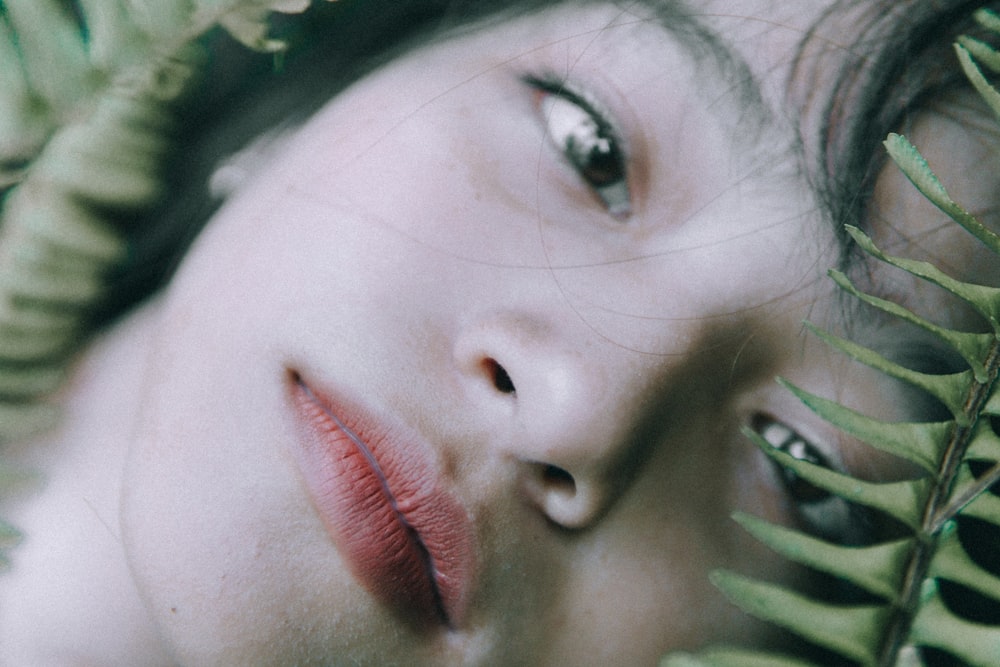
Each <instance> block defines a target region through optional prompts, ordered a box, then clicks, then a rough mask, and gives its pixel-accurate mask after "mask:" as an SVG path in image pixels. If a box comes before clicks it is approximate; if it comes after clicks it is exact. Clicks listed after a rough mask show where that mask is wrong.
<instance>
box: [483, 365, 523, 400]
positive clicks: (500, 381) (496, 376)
mask: <svg viewBox="0 0 1000 667" xmlns="http://www.w3.org/2000/svg"><path fill="white" fill-rule="evenodd" d="M483 365H484V366H485V367H486V371H487V373H489V375H490V376H491V377H492V378H493V386H494V387H496V388H497V391H499V392H500V393H503V394H513V393H515V392H516V391H517V389H516V388H515V387H514V381H513V380H511V379H510V375H508V374H507V371H506V370H505V369H504V367H503V366H501V365H500V363H499V362H498V361H497V360H496V359H487V360H486V361H484V362H483Z"/></svg>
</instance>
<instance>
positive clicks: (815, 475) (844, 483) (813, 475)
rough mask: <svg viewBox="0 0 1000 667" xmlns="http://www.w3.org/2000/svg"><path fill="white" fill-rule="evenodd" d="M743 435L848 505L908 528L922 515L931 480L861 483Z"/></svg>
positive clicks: (749, 434) (752, 434) (917, 523)
mask: <svg viewBox="0 0 1000 667" xmlns="http://www.w3.org/2000/svg"><path fill="white" fill-rule="evenodd" d="M745 434H746V435H747V437H749V438H750V439H751V440H753V441H754V442H755V443H756V444H757V446H758V447H760V448H761V450H762V451H763V452H764V453H765V454H767V455H768V456H769V457H771V458H772V459H774V461H775V462H776V463H777V464H778V465H780V466H782V467H783V468H786V469H787V470H790V471H791V472H793V473H795V474H796V475H797V476H799V477H801V478H802V479H804V480H805V481H807V482H809V483H810V484H812V485H814V486H817V487H819V488H821V489H823V490H825V491H829V492H830V493H833V494H836V495H838V496H840V497H841V498H844V499H845V500H848V501H850V502H852V503H857V504H859V505H865V506H867V507H871V508H874V509H877V510H881V511H883V512H885V513H886V514H888V515H890V516H892V517H894V518H895V519H897V520H899V521H901V522H902V523H903V524H905V525H907V526H910V527H911V528H914V529H915V528H918V527H919V526H920V521H921V518H922V516H923V512H922V507H921V505H922V502H921V501H922V499H923V498H925V497H926V495H927V493H928V492H929V489H930V487H931V485H932V480H930V479H917V480H904V481H901V482H888V483H881V484H879V483H874V482H865V481H862V480H859V479H856V478H854V477H851V476H850V475H847V474H844V473H840V472H837V471H835V470H831V469H830V468H826V467H823V466H821V465H817V464H815V463H811V462H810V461H805V460H802V459H797V458H795V457H794V456H791V455H789V454H787V453H785V452H783V451H781V450H780V449H778V448H776V447H774V446H772V445H771V443H769V442H768V441H767V440H765V439H764V438H762V437H761V436H760V435H759V434H757V433H755V432H753V431H750V430H746V431H745Z"/></svg>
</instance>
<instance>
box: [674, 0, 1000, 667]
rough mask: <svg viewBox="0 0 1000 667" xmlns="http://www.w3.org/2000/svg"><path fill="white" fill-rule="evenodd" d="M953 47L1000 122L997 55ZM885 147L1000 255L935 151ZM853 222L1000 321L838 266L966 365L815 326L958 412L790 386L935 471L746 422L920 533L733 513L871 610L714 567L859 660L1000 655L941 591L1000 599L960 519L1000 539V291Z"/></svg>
mask: <svg viewBox="0 0 1000 667" xmlns="http://www.w3.org/2000/svg"><path fill="white" fill-rule="evenodd" d="M976 18H977V20H978V21H979V22H980V24H981V25H983V26H984V27H986V28H988V29H990V30H993V31H994V32H997V33H998V34H1000V16H997V15H996V14H993V13H991V12H979V13H977V15H976ZM956 53H957V55H958V58H959V62H960V63H961V65H962V67H963V69H964V71H965V73H966V76H967V77H968V78H969V80H970V81H971V82H972V84H973V85H974V87H975V88H976V89H977V90H978V91H979V92H980V94H981V95H982V96H983V97H984V98H985V99H986V100H987V103H988V104H990V105H991V106H993V107H994V109H995V110H997V112H998V117H1000V92H997V91H996V90H994V89H993V87H992V86H991V85H990V84H989V83H988V81H987V79H986V77H985V75H984V74H983V72H982V70H981V69H980V67H979V63H978V62H977V60H978V61H981V62H982V63H983V65H984V66H985V67H986V68H988V69H991V70H994V71H997V72H1000V54H998V53H997V52H996V51H995V50H994V49H993V48H992V47H990V46H988V45H987V44H985V43H984V42H980V41H977V40H973V39H971V38H963V39H962V40H961V41H960V44H959V45H958V46H957V47H956ZM885 146H886V150H887V151H888V152H889V154H890V156H891V157H892V158H893V160H894V161H895V162H896V163H897V165H898V166H899V167H900V169H901V170H902V171H903V172H904V173H905V175H906V176H907V178H908V179H909V180H910V181H911V182H912V183H913V184H914V185H915V187H916V188H917V189H918V190H919V191H920V192H921V193H922V194H923V195H924V196H925V197H926V198H927V199H928V200H929V201H931V202H932V203H934V204H935V205H936V206H937V207H938V208H939V209H940V210H942V211H944V212H945V213H946V214H947V215H948V216H949V217H950V218H951V219H952V220H954V221H955V222H956V223H957V224H959V225H961V226H962V227H964V228H965V229H966V230H967V231H968V232H969V233H971V234H972V235H973V236H975V237H976V238H977V239H978V240H979V241H980V242H981V243H982V244H983V245H984V246H985V247H986V248H988V249H989V250H991V251H992V252H993V253H995V254H998V255H1000V236H998V235H997V234H996V233H994V232H993V231H991V230H990V229H988V228H986V227H985V226H984V225H982V224H981V223H980V222H979V221H978V220H977V219H976V218H975V216H973V215H972V214H970V213H969V212H968V211H966V210H965V209H964V208H962V207H961V206H959V205H958V204H957V203H956V202H955V201H954V200H953V199H952V198H951V197H950V195H949V194H948V192H947V191H946V189H945V187H944V185H943V184H942V183H941V182H940V181H939V180H938V178H937V177H936V176H935V175H934V174H933V172H932V171H931V169H930V167H929V165H928V164H927V162H926V160H925V159H924V158H923V156H922V155H921V154H920V153H919V151H918V150H917V149H916V148H915V147H914V146H912V144H910V142H909V141H907V140H906V139H905V137H902V136H900V135H890V136H889V137H888V139H887V140H886V142H885ZM847 231H848V233H849V234H850V236H851V237H852V238H853V239H854V241H855V242H856V243H857V245H858V247H859V248H860V249H862V250H863V251H864V252H866V253H868V254H869V255H871V256H872V257H873V258H875V259H876V260H878V261H881V262H884V263H885V264H887V265H889V266H893V267H896V268H897V269H900V270H902V271H905V272H907V273H909V274H911V275H912V276H915V277H917V278H919V279H922V280H924V281H927V282H929V283H931V284H933V285H936V286H938V287H940V288H942V289H944V290H946V291H948V292H950V293H951V294H953V295H955V296H956V297H957V298H959V299H961V300H962V301H964V302H966V303H967V304H969V305H970V306H971V307H972V308H973V309H974V310H975V311H976V312H978V313H979V314H980V315H981V316H982V317H983V319H984V320H985V322H986V323H987V324H988V325H989V326H990V327H991V328H992V333H980V332H963V331H954V330H951V329H948V328H945V327H941V326H939V325H937V324H935V323H933V322H930V321H928V320H926V319H925V318H923V317H921V316H918V315H916V314H915V313H913V312H912V311H910V310H909V309H907V308H904V307H903V306H901V305H898V304H896V303H893V302H890V301H887V300H885V299H881V298H878V297H875V296H872V295H869V294H866V293H865V292H863V291H862V290H860V289H858V288H857V287H856V286H855V285H854V284H853V283H852V282H851V281H850V280H849V279H848V278H847V277H846V276H845V275H844V274H843V273H842V272H839V271H832V272H831V274H830V275H831V277H832V279H833V280H834V282H835V283H836V284H837V285H839V286H840V287H841V288H842V289H843V290H844V291H845V292H846V293H848V294H850V295H852V296H853V297H854V298H856V299H858V300H860V301H862V302H864V303H866V304H868V305H869V306H871V307H873V308H876V309H878V310H880V311H882V312H883V313H886V314H888V315H891V316H893V317H894V318H897V319H899V320H902V321H905V322H908V323H910V324H912V325H915V326H917V327H920V328H922V329H923V330H925V331H927V332H929V333H931V334H933V335H934V336H936V337H937V338H938V339H939V340H941V341H942V342H944V343H945V344H946V345H947V346H948V347H949V348H950V349H952V350H954V351H955V352H956V353H958V354H959V355H961V357H962V358H963V359H964V360H965V362H966V364H967V365H968V370H965V371H963V372H959V373H953V374H949V375H930V374H926V373H919V372H915V371H913V370H911V369H909V368H906V367H904V366H902V365H900V364H897V363H895V362H892V361H890V360H888V359H886V358H885V357H883V356H882V355H880V354H877V353H876V352H874V351H872V350H869V349H867V348H865V347H864V346H862V345H859V344H857V343H855V342H853V341H850V340H847V339H844V338H840V337H838V336H834V335H832V334H829V333H826V332H824V331H822V330H819V329H816V328H815V327H812V326H811V325H809V328H810V329H812V331H813V332H814V333H815V335H817V336H818V337H819V338H821V339H822V340H824V341H826V342H827V343H828V344H829V345H830V346H832V347H833V348H835V349H837V350H839V351H841V352H842V353H844V354H846V355H848V356H850V357H852V358H853V359H855V360H857V361H859V362H861V363H863V364H866V365H868V366H870V367H871V368H874V369H876V370H879V371H881V372H882V373H884V374H886V375H887V376H889V377H893V378H896V379H897V380H901V381H903V382H905V383H908V384H910V385H911V386H914V387H917V388H919V389H922V390H923V391H925V392H927V393H928V394H929V395H931V396H934V397H935V398H937V399H938V400H939V401H940V402H941V403H942V404H943V405H944V406H946V408H947V409H948V410H949V411H950V412H951V413H952V415H953V420H949V421H942V422H934V423H887V422H882V421H879V420H876V419H872V418H870V417H868V416H865V415H863V414H860V413H858V412H856V411H853V410H849V409H847V408H846V407H843V406H842V405H840V404H838V403H836V402H834V401H830V400H828V399H823V398H820V397H818V396H815V395H813V394H811V393H809V392H807V391H805V390H803V389H800V388H798V387H796V386H794V385H792V384H790V383H788V382H785V381H781V382H782V384H783V385H784V386H785V387H786V388H787V389H789V390H790V391H791V392H792V393H794V394H795V395H796V396H797V397H798V398H799V399H800V400H801V401H802V402H803V403H804V404H805V405H806V406H807V407H809V408H810V409H811V410H813V411H814V412H815V413H816V414H818V415H819V416H820V417H822V418H823V419H824V420H826V421H827V422H829V423H831V424H833V425H834V426H836V427H837V428H838V429H840V430H841V431H843V432H845V433H848V434H851V435H852V436H854V437H856V438H857V439H859V440H861V441H862V442H864V443H867V444H868V445H870V446H871V447H873V448H875V449H878V450H881V451H883V452H888V453H890V454H893V455H895V456H897V457H900V458H902V459H905V460H907V461H910V462H911V463H914V464H916V465H917V466H919V468H921V469H922V470H923V471H924V472H925V475H924V476H923V477H921V478H918V479H914V480H904V481H901V482H891V483H873V482H866V481H862V480H859V479H856V478H854V477H852V476H851V475H848V474H844V473H840V472H837V471H833V470H830V469H828V468H824V467H821V466H818V465H815V464H813V463H810V462H808V461H801V460H798V459H795V458H794V457H792V456H790V455H788V454H787V453H785V452H782V451H780V450H778V449H777V448H775V447H773V446H771V445H770V444H769V443H768V442H767V441H766V440H764V439H763V438H762V437H760V436H759V435H758V434H756V433H753V432H750V431H748V432H747V435H748V436H749V437H750V438H751V439H752V440H753V441H754V442H755V443H756V444H757V446H758V447H760V448H761V450H762V451H763V452H764V453H765V454H767V455H768V456H769V457H771V458H772V459H773V460H775V461H776V462H777V463H778V464H779V465H780V466H782V467H784V468H786V469H787V470H790V471H791V472H793V473H794V474H795V475H797V476H798V477H800V478H802V479H803V480H805V481H807V482H809V483H810V484H813V485H815V486H817V487H819V488H822V489H824V490H826V491H828V492H830V493H833V494H835V495H837V496H839V497H841V498H843V499H845V500H848V501H851V502H854V503H859V504H862V505H865V506H867V507H870V508H873V509H875V510H877V511H879V512H883V513H885V514H888V515H890V516H892V517H895V518H896V519H898V520H899V521H900V522H901V523H902V525H903V526H905V527H906V528H907V529H908V530H909V532H908V533H907V534H904V535H901V536H900V535H897V536H896V537H895V538H893V539H892V540H891V541H884V542H881V543H875V544H873V545H870V546H865V547H856V548H853V547H845V546H842V545H837V544H832V543H829V542H827V541H826V540H823V539H820V538H816V537H810V536H807V535H804V534H802V533H801V532H799V531H797V530H794V529H790V528H783V527H779V526H774V525H771V524H769V523H767V522H766V521H763V520H762V519H756V518H751V517H748V516H745V515H737V516H736V517H735V518H736V520H737V521H738V522H739V523H740V524H742V525H743V527H744V528H746V529H747V530H748V531H750V533H751V534H753V535H754V536H755V537H756V538H757V539H758V540H759V541H761V542H762V543H764V544H766V545H767V546H769V547H770V548H771V549H772V550H774V551H775V552H777V553H778V554H780V555H781V556H782V557H784V558H785V559H787V560H789V561H791V562H794V563H798V564H800V565H804V566H806V567H808V568H810V569H812V570H815V571H818V572H823V573H825V574H827V575H832V576H834V577H836V578H839V579H841V580H843V581H846V582H850V583H853V584H854V585H856V586H858V587H860V588H861V589H863V590H865V591H867V592H869V593H870V594H872V595H873V596H875V597H874V598H873V600H875V601H873V602H872V603H871V604H866V605H864V606H839V605H835V604H831V603H828V602H825V601H822V600H818V599H813V598H812V597H810V596H808V595H806V594H804V593H800V592H795V591H791V590H787V589H785V588H783V587H780V586H777V585H774V584H770V583H766V582H759V581H754V580H752V579H748V578H746V577H743V576H740V575H738V574H735V573H728V572H723V573H716V574H715V575H714V576H713V581H714V582H715V583H716V585H717V586H718V587H719V588H720V589H721V590H722V591H723V592H724V593H725V594H726V595H727V596H728V597H729V598H730V599H731V600H733V601H734V602H735V603H736V604H737V605H739V606H740V607H742V608H743V609H744V610H745V611H747V612H748V613H750V614H751V615H754V616H756V617H758V618H761V619H764V620H766V621H770V622H772V623H774V624H777V625H779V626H781V627H784V628H786V629H788V630H790V631H791V632H793V633H795V634H797V635H799V636H800V637H802V638H803V639H806V640H808V641H810V642H813V643H815V644H817V645H819V646H822V647H825V648H827V649H829V650H831V651H833V652H834V653H836V654H837V655H840V656H842V657H843V658H845V659H849V660H853V661H855V662H858V663H860V664H862V665H873V666H874V665H878V666H879V667H903V666H907V667H909V666H910V665H912V666H914V667H915V666H916V665H922V664H923V657H922V656H923V650H924V649H927V648H934V649H938V650H941V651H944V652H946V653H947V654H949V655H951V656H952V657H953V658H954V659H957V660H958V661H960V662H962V664H969V665H983V666H987V665H996V664H1000V626H992V625H985V624H981V623H976V622H973V621H971V620H968V619H967V618H965V617H964V616H963V614H964V612H963V611H962V609H961V605H960V604H959V606H958V607H955V608H951V607H952V606H954V604H957V603H951V602H946V598H945V597H943V593H942V591H944V590H945V588H947V589H948V590H949V591H954V590H957V589H958V587H966V588H968V589H971V590H973V591H975V592H976V593H978V595H979V596H981V597H982V598H983V599H992V600H994V601H996V602H997V603H998V604H1000V572H997V571H995V570H994V569H993V568H988V567H987V566H986V565H985V564H984V563H983V562H980V561H981V560H982V558H983V556H982V554H981V553H979V552H977V553H979V555H978V556H976V557H973V554H972V553H971V552H969V551H968V550H967V545H966V543H965V538H964V537H963V528H962V527H963V526H973V527H975V528H976V529H977V530H978V529H979V528H978V527H979V526H983V527H984V529H985V528H991V529H996V531H997V534H1000V495H995V494H994V493H993V490H994V489H997V488H1000V435H998V434H997V432H996V430H995V424H996V419H995V418H996V417H1000V393H998V392H996V391H995V390H994V389H995V386H994V385H996V384H997V379H998V376H1000V289H997V288H993V287H986V286H981V285H975V284H971V283H967V282H963V281H960V280H957V279H955V278H953V277H952V276H949V275H948V274H946V273H945V272H943V271H941V270H939V269H938V268H936V267H935V266H933V265H932V264H930V263H928V262H919V261H914V260H910V259H906V258H901V257H895V256H891V255H888V254H886V253H883V252H882V251H881V250H880V249H879V248H878V247H877V246H876V245H875V243H874V242H873V241H872V240H871V239H870V238H869V237H868V236H867V235H866V234H864V233H863V232H861V231H860V230H859V229H857V228H855V227H848V228H847ZM970 521H971V522H973V523H969V522H970ZM989 539H990V540H995V539H997V538H996V537H993V536H991V537H989ZM990 548H992V547H990ZM949 595H951V594H949ZM951 597H954V595H951ZM878 600H881V602H879V601H878ZM970 618H971V616H970ZM772 658H773V656H769V655H768V654H765V653H758V652H754V651H741V650H738V649H720V650H718V651H717V652H716V651H714V650H711V649H710V650H707V651H706V652H704V653H702V654H699V655H698V656H686V655H685V656H677V660H678V661H679V662H672V659H671V660H667V661H665V662H664V664H665V665H671V666H674V667H676V666H680V667H684V666H685V665H727V666H728V665H737V664H740V665H744V664H771V663H768V662H767V661H768V660H770V659H772ZM773 664H781V663H778V662H774V663H773Z"/></svg>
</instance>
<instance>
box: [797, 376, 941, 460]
mask: <svg viewBox="0 0 1000 667" xmlns="http://www.w3.org/2000/svg"><path fill="white" fill-rule="evenodd" d="M778 382H779V383H780V384H781V385H782V386H784V387H785V388H786V389H788V390H789V391H790V392H792V393H793V394H795V396H797V397H798V399H799V400H800V401H802V403H804V404H805V405H806V406H807V407H808V408H809V409H810V410H812V411H813V412H815V413H816V414H817V415H819V416H820V417H822V418H823V419H824V420H825V421H827V422H829V423H831V424H833V425H834V426H836V427H837V428H839V429H840V430H841V431H843V432H844V433H847V434H850V435H852V436H854V437H855V438H857V439H858V440H861V441H862V442H864V443H866V444H868V445H871V446H872V447H874V448H876V449H878V450H879V451H882V452H885V453H887V454H892V455H893V456H896V457H898V458H901V459H905V460H907V461H909V462H910V463H914V464H916V465H918V466H920V467H921V468H923V469H924V470H926V471H927V472H928V473H931V474H934V473H936V472H937V469H938V462H939V461H940V459H941V449H942V446H943V445H942V443H944V442H946V439H947V436H948V431H949V430H950V429H951V428H952V425H953V424H954V422H951V421H947V422H919V423H900V422H894V423H886V422H883V421H880V420H878V419H872V418H871V417H868V416H866V415H863V414H861V413H860V412H857V411H855V410H851V409H849V408H845V407H844V406H842V405H840V404H839V403H837V402H836V401H831V400H829V399H825V398H821V397H819V396H816V395H815V394H810V393H809V392H807V391H804V390H803V389H800V388H799V387H796V386H795V385H793V384H792V383H790V382H788V381H787V380H784V379H781V378H779V379H778Z"/></svg>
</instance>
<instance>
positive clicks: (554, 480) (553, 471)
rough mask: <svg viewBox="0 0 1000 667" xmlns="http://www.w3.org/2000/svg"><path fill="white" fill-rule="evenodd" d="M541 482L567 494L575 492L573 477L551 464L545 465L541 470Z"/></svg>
mask: <svg viewBox="0 0 1000 667" xmlns="http://www.w3.org/2000/svg"><path fill="white" fill-rule="evenodd" d="M542 481H544V482H545V484H546V485H548V486H551V487H556V488H559V489H560V490H562V491H564V492H567V493H572V492H573V491H575V490H576V480H574V479H573V475H571V474H569V473H568V472H566V471H565V470H563V469H562V468H560V467H559V466H554V465H552V464H546V465H545V467H544V468H543V469H542Z"/></svg>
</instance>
